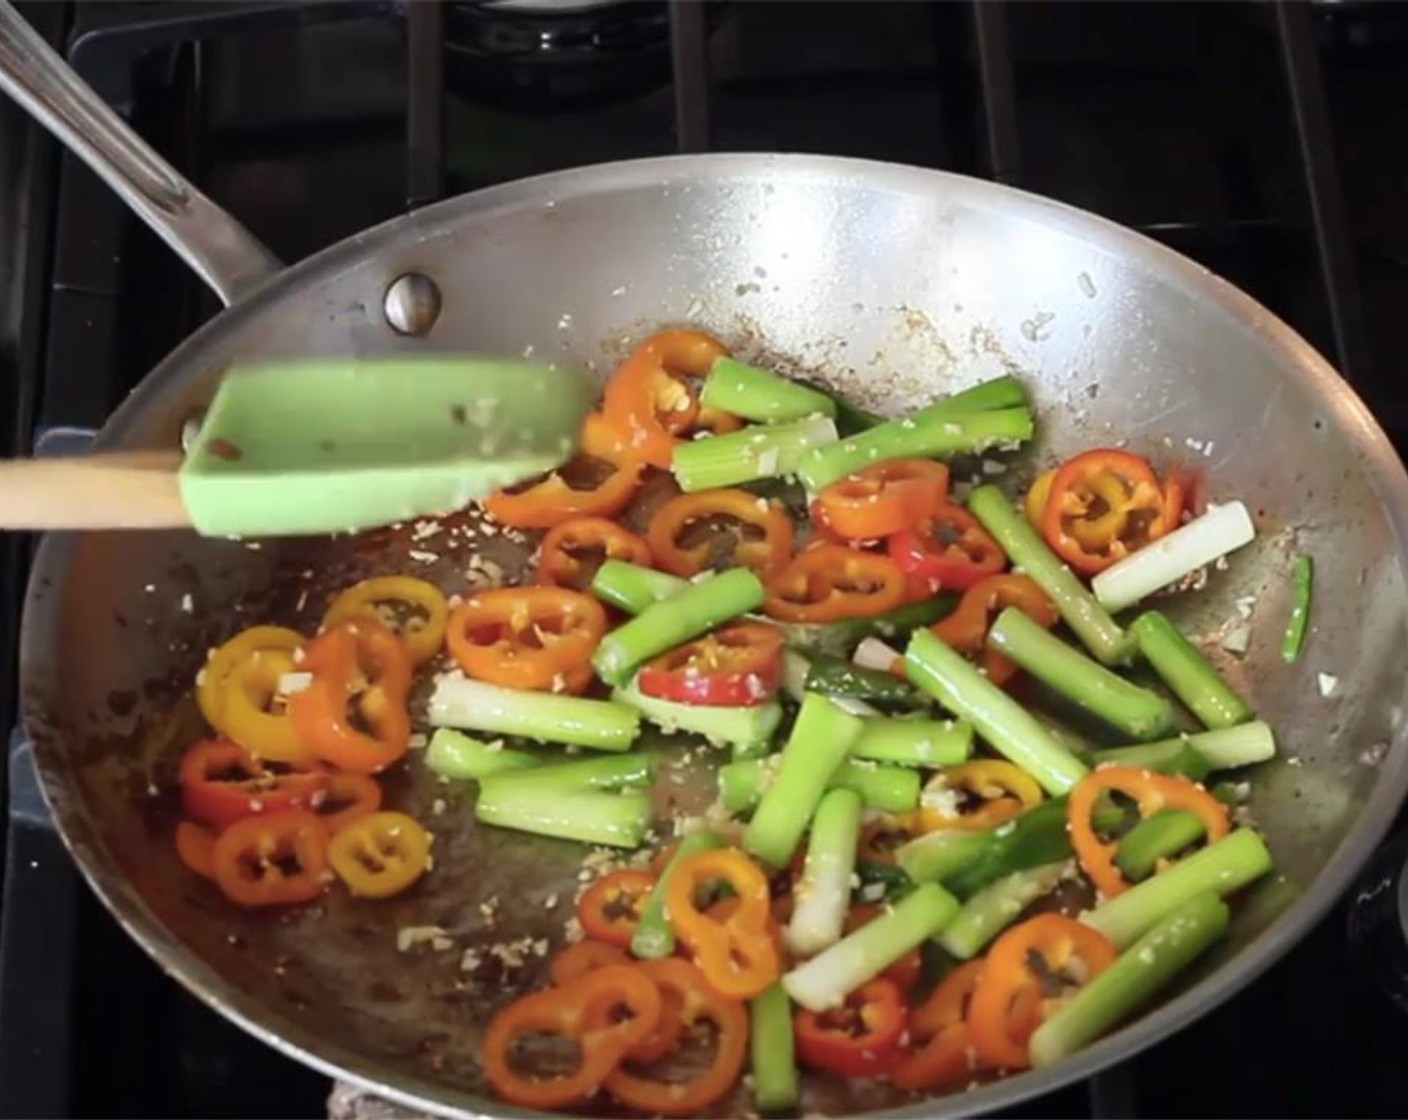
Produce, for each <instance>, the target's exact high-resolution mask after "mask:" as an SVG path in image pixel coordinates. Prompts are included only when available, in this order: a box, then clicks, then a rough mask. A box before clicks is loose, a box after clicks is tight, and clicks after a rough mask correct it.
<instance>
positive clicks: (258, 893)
mask: <svg viewBox="0 0 1408 1120" xmlns="http://www.w3.org/2000/svg"><path fill="white" fill-rule="evenodd" d="M210 865H211V875H212V877H213V878H214V880H215V884H216V886H218V887H219V888H220V890H221V891H222V892H224V894H225V897H226V898H228V899H229V900H230V901H231V902H236V903H239V905H241V906H287V905H290V904H292V903H295V902H310V901H312V900H313V899H315V898H317V897H318V896H319V895H320V894H322V893H323V891H324V890H326V889H327V885H328V882H329V880H330V879H331V878H332V873H331V872H330V871H329V870H328V837H327V832H326V831H325V830H324V829H323V822H322V821H320V820H318V818H317V817H315V816H314V815H313V814H312V813H309V812H307V811H306V810H303V809H284V810H282V811H280V812H277V813H261V814H260V815H259V816H255V817H245V818H244V819H243V820H238V821H236V822H235V823H234V824H232V825H231V826H230V827H229V828H227V829H225V831H224V832H222V833H221V834H220V835H219V836H218V837H217V838H216V840H215V844H214V846H213V847H212V848H211V852H210Z"/></svg>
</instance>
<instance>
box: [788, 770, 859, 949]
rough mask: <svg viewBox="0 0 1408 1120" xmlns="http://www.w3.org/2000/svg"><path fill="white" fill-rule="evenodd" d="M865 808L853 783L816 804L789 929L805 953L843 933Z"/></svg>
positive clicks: (793, 944)
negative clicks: (852, 786)
mask: <svg viewBox="0 0 1408 1120" xmlns="http://www.w3.org/2000/svg"><path fill="white" fill-rule="evenodd" d="M860 809H861V802H860V795H859V794H857V793H856V792H855V791H854V790H849V789H833V790H831V791H829V792H828V793H826V794H825V795H824V796H823V797H822V799H821V802H820V804H818V805H817V807H816V815H815V816H814V817H813V818H812V826H811V831H810V832H809V833H808V836H807V856H806V861H805V863H804V864H803V865H802V878H801V881H800V882H799V883H798V884H797V890H796V893H795V905H794V907H793V909H792V920H791V921H790V922H789V923H788V925H787V933H786V938H787V944H788V946H789V947H790V948H791V949H792V951H793V952H794V953H797V954H798V955H799V956H804V957H809V956H812V955H813V954H815V953H819V952H821V951H822V950H823V949H825V948H826V947H827V946H829V945H833V944H835V943H836V942H837V941H839V940H840V939H841V929H842V926H844V925H845V922H846V911H847V910H848V909H849V908H850V904H851V874H852V872H854V871H855V866H856V844H857V842H858V841H859V840H860Z"/></svg>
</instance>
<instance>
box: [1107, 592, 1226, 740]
mask: <svg viewBox="0 0 1408 1120" xmlns="http://www.w3.org/2000/svg"><path fill="white" fill-rule="evenodd" d="M1129 632H1130V633H1131V634H1133V635H1134V638H1135V640H1136V641H1138V643H1139V652H1140V653H1141V654H1143V655H1144V660H1145V661H1147V662H1149V664H1150V665H1152V666H1153V667H1154V672H1156V673H1158V674H1159V676H1160V677H1161V678H1162V679H1163V682H1164V683H1165V684H1166V685H1168V686H1169V688H1171V689H1172V690H1173V694H1174V695H1175V696H1177V697H1178V698H1179V699H1180V700H1182V701H1183V703H1184V704H1186V705H1187V706H1188V710H1189V711H1191V712H1192V713H1193V714H1194V715H1195V716H1197V717H1198V719H1199V721H1201V723H1202V724H1203V726H1204V727H1211V728H1222V727H1232V726H1234V725H1236V724H1239V723H1246V722H1247V720H1249V719H1251V718H1252V710H1251V708H1250V707H1249V706H1248V705H1247V702H1246V701H1245V700H1243V699H1242V698H1241V697H1240V696H1238V695H1237V692H1236V690H1235V689H1233V688H1232V686H1231V685H1229V684H1228V683H1227V682H1226V681H1224V680H1223V679H1222V678H1221V677H1220V676H1219V675H1218V672H1217V670H1216V669H1214V668H1213V667H1212V664H1211V662H1209V661H1208V659H1207V658H1206V657H1204V656H1203V654H1202V652H1201V651H1200V650H1199V649H1198V647H1197V646H1195V645H1194V644H1193V643H1192V642H1190V641H1189V640H1188V639H1187V638H1185V637H1184V636H1183V635H1182V634H1181V633H1179V630H1178V628H1177V627H1176V626H1174V624H1173V623H1172V622H1170V621H1169V620H1168V619H1167V618H1166V617H1165V616H1164V615H1163V614H1161V613H1160V612H1159V611H1145V612H1144V613H1143V614H1142V615H1140V616H1139V617H1138V618H1137V619H1135V620H1134V622H1133V623H1132V624H1131V625H1130V628H1129Z"/></svg>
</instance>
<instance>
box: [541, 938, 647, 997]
mask: <svg viewBox="0 0 1408 1120" xmlns="http://www.w3.org/2000/svg"><path fill="white" fill-rule="evenodd" d="M630 963H631V955H630V954H629V953H627V952H626V951H625V950H624V949H621V948H619V947H618V946H616V945H608V944H607V943H606V942H605V941H593V940H591V939H590V938H589V939H587V940H586V941H578V942H577V943H576V944H575V945H568V946H567V947H566V948H565V949H563V950H562V951H561V952H559V953H558V954H557V956H555V957H553V959H552V964H551V965H550V966H549V967H548V975H549V976H550V977H551V978H552V982H553V983H554V984H557V985H559V986H561V985H563V984H570V983H571V982H572V981H573V980H576V979H577V978H578V977H580V976H585V975H586V974H587V973H588V972H594V971H596V970H597V969H598V968H606V967H608V966H609V965H613V964H630Z"/></svg>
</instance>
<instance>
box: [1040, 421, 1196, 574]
mask: <svg viewBox="0 0 1408 1120" xmlns="http://www.w3.org/2000/svg"><path fill="white" fill-rule="evenodd" d="M1033 489H1034V490H1035V489H1036V488H1035V487H1033ZM1038 498H1039V496H1036V497H1034V498H1033V500H1032V501H1031V503H1030V505H1031V506H1035V505H1037V504H1039V501H1038ZM1182 509H1183V492H1182V487H1181V486H1180V485H1179V484H1178V483H1177V482H1176V481H1172V480H1171V481H1170V482H1169V483H1167V484H1165V483H1160V481H1159V478H1158V476H1157V475H1156V474H1155V473H1154V468H1153V467H1152V466H1150V465H1149V461H1148V460H1147V459H1144V458H1142V457H1140V456H1138V455H1134V454H1132V453H1130V452H1128V451H1121V450H1117V449H1114V448H1097V449H1095V450H1093V451H1087V452H1084V453H1083V454H1081V455H1077V456H1075V457H1074V458H1072V459H1069V460H1067V461H1066V462H1065V463H1064V464H1062V466H1061V467H1060V468H1059V469H1058V470H1057V471H1056V474H1055V475H1054V476H1053V477H1052V479H1051V487H1050V491H1049V493H1048V494H1047V496H1046V501H1045V503H1044V506H1043V508H1042V511H1041V534H1042V536H1043V537H1045V538H1046V543H1047V544H1049V545H1050V546H1051V548H1052V550H1053V551H1054V552H1055V553H1056V554H1057V555H1058V556H1060V557H1061V559H1062V560H1064V561H1065V562H1066V563H1067V564H1069V565H1070V566H1071V567H1072V568H1073V569H1075V570H1076V571H1078V572H1081V573H1082V574H1084V575H1095V574H1097V573H1098V572H1102V571H1104V570H1105V569H1106V568H1108V567H1109V566H1110V565H1111V564H1113V563H1115V562H1116V561H1117V560H1120V559H1122V558H1124V557H1125V556H1128V555H1129V554H1130V553H1131V552H1134V551H1136V550H1138V549H1140V548H1143V547H1144V546H1145V545H1147V544H1149V543H1150V542H1151V541H1155V540H1158V539H1159V538H1160V537H1162V536H1164V535H1165V534H1166V533H1169V532H1171V531H1172V530H1174V529H1176V528H1178V522H1179V517H1180V515H1181V513H1182Z"/></svg>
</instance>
